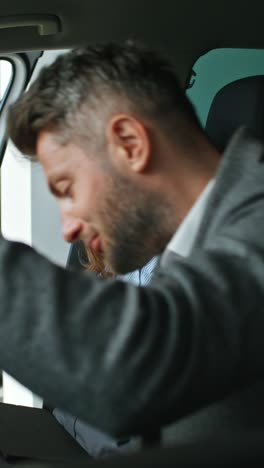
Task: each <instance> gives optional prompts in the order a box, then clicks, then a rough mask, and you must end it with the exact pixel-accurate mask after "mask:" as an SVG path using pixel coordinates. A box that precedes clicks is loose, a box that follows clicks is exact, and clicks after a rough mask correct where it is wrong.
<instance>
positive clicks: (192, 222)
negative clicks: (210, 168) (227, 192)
mask: <svg viewBox="0 0 264 468" xmlns="http://www.w3.org/2000/svg"><path fill="white" fill-rule="evenodd" d="M214 183H215V180H214V179H212V180H210V182H209V183H208V184H207V186H206V187H205V189H204V190H203V191H202V193H201V195H200V196H199V197H198V199H197V200H196V202H195V203H194V205H193V206H192V208H191V209H190V211H189V212H188V214H187V216H186V217H185V218H184V220H183V222H182V223H181V224H180V226H179V227H178V229H177V231H176V232H175V234H174V236H173V237H172V239H171V240H170V242H169V243H168V245H167V247H166V250H171V251H173V252H175V253H177V254H178V255H180V256H182V257H187V256H188V255H189V254H190V252H191V249H192V246H193V244H194V241H195V238H196V235H197V233H198V230H199V227H200V224H201V221H202V218H203V215H204V212H205V209H206V205H207V201H208V198H209V196H210V194H211V191H212V188H213V186H214Z"/></svg>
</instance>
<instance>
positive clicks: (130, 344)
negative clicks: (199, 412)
mask: <svg viewBox="0 0 264 468" xmlns="http://www.w3.org/2000/svg"><path fill="white" fill-rule="evenodd" d="M224 245H225V242H224V240H223V245H221V243H218V247H216V246H212V248H211V249H208V251H201V252H197V253H194V255H193V256H192V258H191V260H189V261H188V260H186V261H181V262H180V261H179V260H176V261H175V262H173V261H172V263H171V265H170V266H169V267H168V269H166V271H162V270H160V272H159V274H158V275H157V276H156V279H155V280H154V281H153V282H152V283H151V285H150V286H148V287H144V288H138V287H136V286H133V285H131V284H127V283H124V282H122V281H113V280H108V281H106V280H101V279H100V278H95V276H94V275H92V274H91V275H89V274H83V273H76V272H74V273H73V272H69V271H66V270H63V269H61V268H59V267H57V266H54V265H52V264H51V263H50V262H48V261H47V260H45V259H43V258H42V257H40V256H39V255H38V254H37V253H35V252H34V251H33V250H31V249H30V248H28V247H26V246H24V245H22V244H12V243H9V242H8V241H4V240H2V241H1V243H0V278H1V281H0V303H1V308H0V324H1V326H0V366H1V368H3V369H5V370H6V371H7V372H9V373H10V374H11V375H13V376H14V377H16V378H17V379H18V380H20V381H21V382H22V383H23V384H25V385H26V386H28V387H30V388H31V389H32V390H33V391H35V392H36V393H38V394H41V395H42V396H43V397H44V398H45V400H47V401H49V402H50V403H51V404H52V405H54V406H55V405H57V406H60V407H62V408H65V409H66V410H68V411H70V412H71V413H73V414H76V415H77V416H80V417H81V418H82V419H86V420H87V421H88V422H90V423H91V424H94V425H95V426H97V427H99V428H101V429H103V430H105V431H106V432H108V433H112V434H114V435H117V436H119V435H123V434H125V433H132V432H135V433H140V432H143V431H145V430H146V429H148V428H149V426H150V425H151V426H153V425H154V424H156V425H162V424H165V423H168V422H170V421H172V420H175V419H176V418H177V417H179V416H181V415H183V414H186V413H188V412H189V411H192V410H193V409H195V408H197V407H199V406H200V405H202V404H204V403H208V402H209V401H211V400H213V399H215V398H218V397H219V398H220V397H222V396H224V395H225V393H226V392H229V391H231V390H233V389H234V388H235V387H236V385H238V384H239V383H241V382H246V381H247V380H249V379H250V378H252V379H253V378H255V377H258V376H259V375H263V370H264V365H263V359H262V355H263V353H262V351H261V350H262V343H263V331H264V314H263V313H262V308H261V307H260V305H261V304H263V300H264V297H263V286H262V284H261V283H262V270H263V262H262V259H263V258H260V255H259V252H258V254H256V253H254V251H253V249H252V248H250V249H249V251H247V249H246V248H245V247H244V246H241V249H240V247H239V246H240V244H239V242H234V246H232V248H231V249H229V250H226V248H225V247H224ZM229 245H230V239H229ZM235 246H236V249H237V251H236V249H235ZM239 249H240V250H239ZM246 262H247V263H246ZM253 265H254V268H253Z"/></svg>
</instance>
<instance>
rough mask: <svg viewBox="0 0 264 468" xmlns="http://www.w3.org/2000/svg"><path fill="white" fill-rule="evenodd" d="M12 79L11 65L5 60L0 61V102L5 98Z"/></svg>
mask: <svg viewBox="0 0 264 468" xmlns="http://www.w3.org/2000/svg"><path fill="white" fill-rule="evenodd" d="M11 78H12V65H11V63H10V62H8V61H7V60H3V59H0V101H1V100H2V99H3V97H4V96H5V93H6V91H7V89H8V86H9V84H10V81H11Z"/></svg>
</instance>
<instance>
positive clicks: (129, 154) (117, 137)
mask: <svg viewBox="0 0 264 468" xmlns="http://www.w3.org/2000/svg"><path fill="white" fill-rule="evenodd" d="M106 138H107V142H108V145H109V147H110V152H111V157H112V158H113V161H114V163H115V164H117V165H120V164H121V165H124V164H125V165H128V166H129V168H130V169H131V170H133V171H134V172H138V173H140V172H143V171H144V170H145V168H146V167H147V165H148V163H149V159H150V138H149V134H148V131H147V129H146V128H145V126H144V125H143V124H142V123H141V122H140V121H139V120H137V119H135V118H134V117H132V116H130V115H127V114H119V115H115V116H114V117H112V118H111V119H110V121H109V122H108V125H107V129H106Z"/></svg>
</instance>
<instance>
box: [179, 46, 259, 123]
mask: <svg viewBox="0 0 264 468" xmlns="http://www.w3.org/2000/svg"><path fill="white" fill-rule="evenodd" d="M193 70H194V72H195V73H196V76H194V77H193V78H192V79H191V83H193V84H192V85H191V88H190V89H188V90H187V95H188V96H189V98H190V99H191V101H192V102H193V104H194V105H195V107H196V110H197V114H198V116H199V118H200V120H201V122H202V124H203V125H205V123H206V118H207V115H208V112H209V109H210V105H211V103H212V100H213V98H214V96H215V95H216V93H217V92H218V91H219V90H220V89H221V88H223V86H225V85H226V84H228V83H231V82H232V81H235V80H238V79H240V78H245V77H247V76H254V75H262V74H263V75H264V50H255V49H215V50H211V51H210V52H208V53H207V54H205V55H203V56H202V57H200V58H199V59H198V60H197V62H196V63H195V64H194V67H193Z"/></svg>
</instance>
